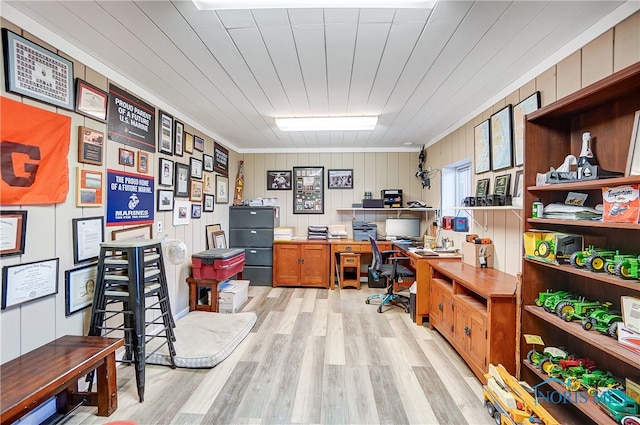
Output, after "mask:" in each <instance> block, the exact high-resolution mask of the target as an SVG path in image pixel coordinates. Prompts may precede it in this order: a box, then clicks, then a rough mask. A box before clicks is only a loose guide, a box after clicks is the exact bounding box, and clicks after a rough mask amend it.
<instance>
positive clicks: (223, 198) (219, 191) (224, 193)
mask: <svg viewBox="0 0 640 425" xmlns="http://www.w3.org/2000/svg"><path fill="white" fill-rule="evenodd" d="M228 203H229V178H228V177H224V176H219V175H217V174H216V204H228Z"/></svg>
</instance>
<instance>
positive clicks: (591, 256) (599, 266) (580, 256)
mask: <svg viewBox="0 0 640 425" xmlns="http://www.w3.org/2000/svg"><path fill="white" fill-rule="evenodd" d="M615 255H616V251H607V250H604V249H600V248H595V247H593V246H589V247H588V248H587V249H585V250H584V251H576V252H574V253H573V254H571V258H570V259H569V262H570V263H571V265H572V266H574V267H577V268H580V269H582V268H587V269H589V270H591V271H592V272H601V271H604V270H605V264H606V261H607V259H613V257H614V256H615Z"/></svg>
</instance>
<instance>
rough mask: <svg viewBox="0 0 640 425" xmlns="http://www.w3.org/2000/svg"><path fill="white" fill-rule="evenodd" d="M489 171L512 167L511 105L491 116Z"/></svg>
mask: <svg viewBox="0 0 640 425" xmlns="http://www.w3.org/2000/svg"><path fill="white" fill-rule="evenodd" d="M490 120H491V169H492V170H493V171H498V170H503V169H505V168H509V167H512V166H513V128H512V124H513V118H512V107H511V104H509V105H507V106H505V107H504V108H502V109H500V110H499V111H498V112H496V113H495V114H493V115H491V118H490Z"/></svg>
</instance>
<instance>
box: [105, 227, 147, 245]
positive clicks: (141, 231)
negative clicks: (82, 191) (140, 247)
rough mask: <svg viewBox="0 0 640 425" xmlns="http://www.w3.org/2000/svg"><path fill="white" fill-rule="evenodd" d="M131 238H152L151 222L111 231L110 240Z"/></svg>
mask: <svg viewBox="0 0 640 425" xmlns="http://www.w3.org/2000/svg"><path fill="white" fill-rule="evenodd" d="M133 239H153V226H152V225H151V224H143V225H142V226H134V227H127V228H126V229H121V230H112V231H111V240H113V241H129V240H133Z"/></svg>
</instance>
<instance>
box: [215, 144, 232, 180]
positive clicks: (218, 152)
mask: <svg viewBox="0 0 640 425" xmlns="http://www.w3.org/2000/svg"><path fill="white" fill-rule="evenodd" d="M213 171H215V172H216V173H218V174H220V175H223V176H225V177H229V150H228V149H227V148H225V147H224V146H222V145H221V144H219V143H217V142H214V143H213Z"/></svg>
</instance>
